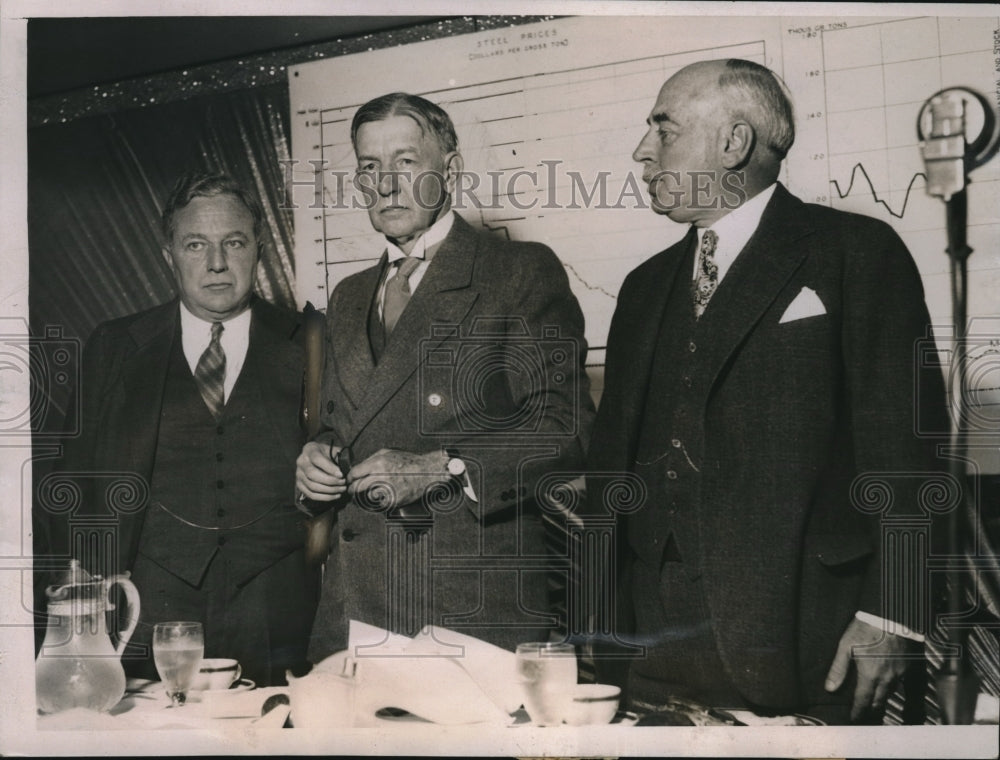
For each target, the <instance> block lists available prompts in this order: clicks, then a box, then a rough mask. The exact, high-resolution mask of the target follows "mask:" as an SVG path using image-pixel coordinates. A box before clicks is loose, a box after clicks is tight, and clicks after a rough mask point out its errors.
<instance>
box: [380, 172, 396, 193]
mask: <svg viewBox="0 0 1000 760" xmlns="http://www.w3.org/2000/svg"><path fill="white" fill-rule="evenodd" d="M398 189H399V173H398V172H379V175H378V193H379V195H381V196H388V195H392V194H393V193H395V192H396V191H397V190H398Z"/></svg>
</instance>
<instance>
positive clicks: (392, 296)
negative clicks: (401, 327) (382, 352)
mask: <svg viewBox="0 0 1000 760" xmlns="http://www.w3.org/2000/svg"><path fill="white" fill-rule="evenodd" d="M422 262H423V259H418V258H417V257H416V256H407V257H406V258H405V259H399V260H398V261H397V262H396V264H397V266H398V269H397V270H396V276H395V277H393V278H392V279H391V280H389V282H387V283H386V285H385V300H384V301H383V302H382V324H383V325H384V326H385V337H386V338H388V337H389V336H390V335H391V334H392V330H393V328H394V327H395V326H396V322H398V321H399V315H400V314H402V313H403V309H405V308H406V304H407V303H409V300H410V275H411V274H413V271H414V270H415V269H416V268H417V267H418V266H420V264H421V263H422Z"/></svg>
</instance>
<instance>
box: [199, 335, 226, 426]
mask: <svg viewBox="0 0 1000 760" xmlns="http://www.w3.org/2000/svg"><path fill="white" fill-rule="evenodd" d="M222 330H223V327H222V322H213V323H212V340H210V341H209V342H208V348H206V349H205V353H203V354H202V355H201V358H200V359H198V366H197V367H195V370H194V379H195V382H196V383H198V390H199V391H201V397H202V398H203V399H205V405H206V406H208V410H209V411H210V412H211V413H212V415H213V416H214V417H215V418H216V419H219V417H221V416H222V408H223V407H224V406H225V405H226V401H225V390H224V388H223V385H224V383H225V380H226V354H225V352H224V351H223V350H222V343H221V342H220V339H221V338H222Z"/></svg>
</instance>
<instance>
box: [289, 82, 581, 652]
mask: <svg viewBox="0 0 1000 760" xmlns="http://www.w3.org/2000/svg"><path fill="white" fill-rule="evenodd" d="M351 138H352V141H353V144H354V149H355V153H356V155H357V159H358V185H359V187H360V188H361V190H362V192H363V193H364V196H365V198H366V200H367V202H368V211H369V216H370V219H371V222H372V225H373V226H374V227H375V229H376V230H378V231H380V232H381V233H383V234H384V235H385V237H386V243H387V250H386V252H385V253H384V254H383V256H382V258H381V260H380V261H379V263H378V264H377V265H376V266H374V267H372V268H370V269H367V270H365V271H363V272H361V273H359V274H356V275H353V276H351V277H348V278H346V279H345V280H344V281H342V282H341V283H340V284H339V285H338V286H337V287H336V289H335V290H334V292H333V294H332V296H331V298H330V304H329V309H328V312H327V319H328V325H329V329H328V334H329V340H328V346H327V365H326V372H325V378H324V387H323V399H324V400H323V412H324V416H323V424H324V427H325V428H326V430H325V431H324V432H322V433H321V434H320V436H319V438H318V440H317V441H314V442H311V443H309V444H307V445H306V446H305V447H304V449H303V451H302V455H301V456H300V457H299V460H298V476H297V485H298V487H299V490H300V492H301V493H302V494H303V495H304V496H305V497H308V499H310V500H313V502H314V503H316V502H326V503H331V502H332V503H335V505H336V506H335V508H336V509H337V510H338V513H337V524H336V527H335V530H334V535H333V550H332V554H331V556H330V558H329V559H328V561H327V566H326V575H325V581H324V589H323V596H322V599H321V602H320V609H319V612H318V613H317V619H316V624H315V626H314V629H313V635H312V645H311V650H310V651H311V659H312V660H313V661H314V662H315V661H317V660H319V659H321V658H323V657H324V656H326V655H328V654H330V653H331V652H333V651H335V650H337V649H340V648H343V646H344V644H345V643H346V630H345V627H344V624H345V621H346V620H350V619H355V620H359V621H361V622H363V623H369V624H373V625H377V626H380V627H384V628H387V629H389V630H391V631H394V632H397V633H404V634H408V635H414V634H416V633H417V632H418V631H419V630H420V629H421V628H422V627H423V626H424V625H425V624H428V623H432V624H435V625H438V626H444V627H447V628H452V629H456V630H460V631H462V632H464V633H467V634H470V635H473V636H478V637H480V638H483V639H485V640H487V641H490V642H492V643H495V644H497V645H500V646H503V647H506V648H508V649H513V648H514V647H515V645H516V644H517V643H518V642H519V641H525V640H537V639H544V638H546V637H547V635H548V633H549V631H550V630H551V629H552V628H553V627H555V625H556V623H557V620H556V617H555V615H554V614H553V609H552V606H551V604H550V601H551V600H550V599H549V598H548V594H547V574H548V573H547V570H553V569H557V568H552V567H550V566H549V562H548V560H547V554H546V548H545V545H544V529H543V522H542V518H543V513H542V510H543V509H544V508H545V505H544V504H542V503H540V499H539V498H538V496H539V495H538V494H537V493H536V488H537V487H538V486H539V484H540V482H541V479H542V477H543V476H544V475H545V474H547V473H549V472H551V471H567V470H570V471H572V470H578V468H581V467H582V458H583V445H584V442H585V441H586V439H587V436H588V434H589V430H590V423H591V420H592V414H593V406H592V403H591V402H590V400H589V396H588V384H587V380H586V375H585V373H584V370H583V367H584V358H585V354H586V343H585V340H584V338H583V314H582V313H581V311H580V307H579V305H578V304H577V301H576V298H575V297H574V296H573V294H572V293H571V291H570V288H569V282H568V278H567V277H566V273H565V271H564V269H563V266H562V264H561V263H560V262H559V260H558V259H557V258H556V257H555V255H554V254H553V253H552V251H550V250H549V249H548V248H546V247H544V246H542V245H538V244H534V243H515V242H510V241H506V240H501V239H499V238H497V237H494V236H492V235H488V234H484V233H480V232H477V231H474V230H473V229H472V228H471V227H470V226H469V225H468V224H467V223H466V222H465V221H463V220H462V218H461V217H459V216H458V215H457V214H455V213H454V212H453V211H452V210H451V204H452V196H453V194H454V192H455V187H456V185H455V183H456V181H457V178H458V175H459V173H460V172H461V171H462V157H461V155H460V154H459V152H458V141H457V137H456V135H455V129H454V126H453V125H452V123H451V119H450V118H449V117H448V115H447V114H446V113H445V112H444V111H443V110H442V109H441V108H439V107H438V106H436V105H434V104H433V103H430V102H429V101H427V100H425V99H423V98H420V97H416V96H412V95H407V94H400V93H397V94H391V95H386V96H383V97H380V98H376V99H375V100H373V101H371V102H369V103H367V104H365V105H364V106H362V107H361V109H360V110H359V111H358V112H357V114H356V115H355V117H354V121H353V123H352V127H351ZM348 455H349V456H348ZM348 458H349V460H350V462H353V466H350V464H347V463H345V459H348ZM335 460H337V461H335ZM563 550H565V546H563ZM563 570H565V568H563Z"/></svg>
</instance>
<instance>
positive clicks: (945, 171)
mask: <svg viewBox="0 0 1000 760" xmlns="http://www.w3.org/2000/svg"><path fill="white" fill-rule="evenodd" d="M924 109H925V111H928V112H929V115H930V132H929V134H928V136H927V137H926V138H925V139H924V141H923V142H922V143H921V145H920V152H921V153H922V154H923V157H924V165H925V166H926V167H927V194H928V195H933V196H935V197H937V198H942V199H944V200H945V201H949V200H951V197H952V196H953V195H955V193H958V192H960V191H961V190H963V189H964V188H965V153H966V144H965V101H964V100H962V99H960V98H959V97H957V96H956V95H955V94H954V91H953V90H945V91H944V92H940V93H938V94H937V95H935V96H934V97H932V98H931V99H930V100H928V101H927V103H926V104H925V105H924ZM925 118H926V117H925V116H924V114H923V113H921V127H923V121H924V119H925ZM921 136H923V135H921Z"/></svg>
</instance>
